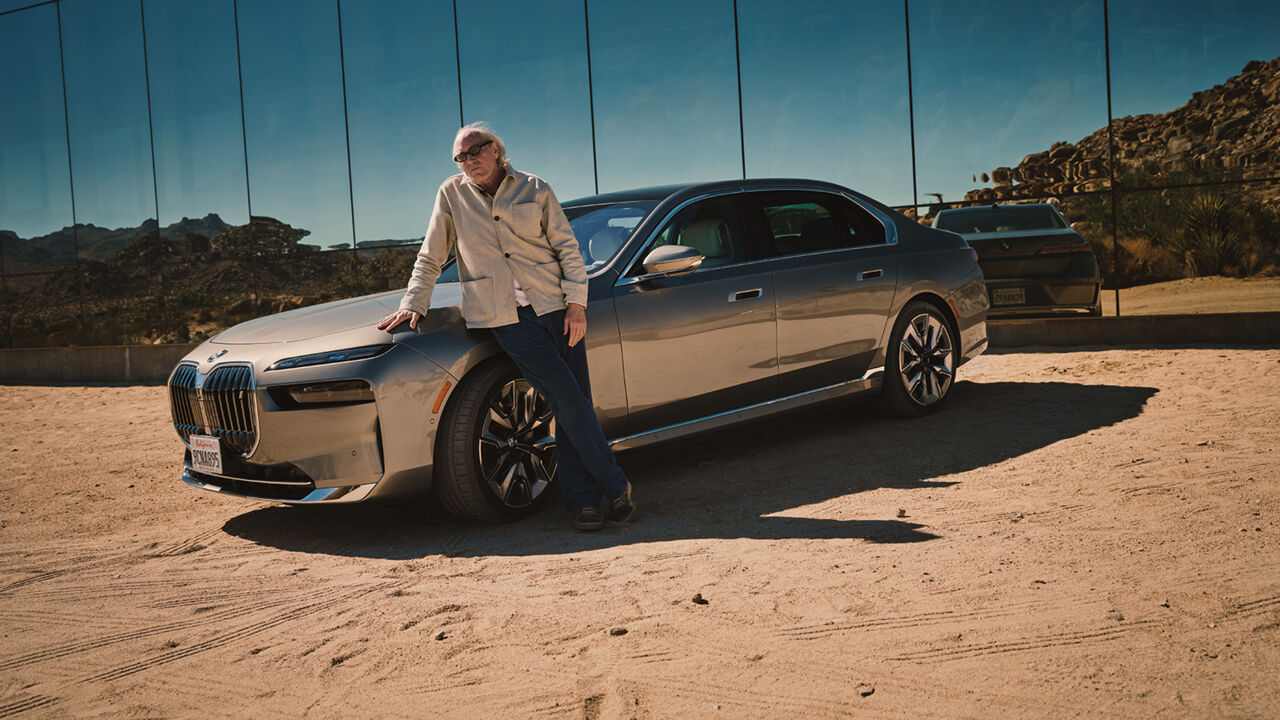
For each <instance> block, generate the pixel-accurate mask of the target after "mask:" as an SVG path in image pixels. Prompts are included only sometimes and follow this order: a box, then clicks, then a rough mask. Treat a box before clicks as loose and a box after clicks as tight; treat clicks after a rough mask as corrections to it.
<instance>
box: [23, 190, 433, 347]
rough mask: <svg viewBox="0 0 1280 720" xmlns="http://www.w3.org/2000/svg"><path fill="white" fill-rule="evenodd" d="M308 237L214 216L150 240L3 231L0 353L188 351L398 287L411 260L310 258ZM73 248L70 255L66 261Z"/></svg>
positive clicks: (102, 232) (383, 245)
mask: <svg viewBox="0 0 1280 720" xmlns="http://www.w3.org/2000/svg"><path fill="white" fill-rule="evenodd" d="M308 234H309V233H308V231H306V230H304V229H300V228H294V227H292V226H290V225H288V224H286V223H283V222H280V221H279V220H276V219H274V218H270V217H265V216H254V217H253V218H251V221H250V222H249V223H248V224H244V225H228V224H226V223H225V222H223V221H222V219H221V218H219V217H218V216H217V215H216V214H209V215H207V216H205V217H203V218H200V219H198V220H190V219H186V218H184V219H183V220H182V221H180V222H178V223H174V224H172V225H169V226H166V227H165V228H163V230H158V229H157V227H156V223H155V221H154V220H148V221H147V222H145V223H143V224H141V225H140V226H138V227H136V228H121V229H115V230H108V229H104V228H98V227H95V226H92V225H80V226H77V227H76V228H75V232H74V238H73V234H72V229H71V228H65V229H63V230H61V231H59V232H57V233H52V234H50V235H47V236H44V237H42V238H36V239H33V240H29V241H24V240H22V239H19V238H17V237H16V236H15V235H14V234H13V233H7V234H6V236H5V237H4V245H3V246H2V248H0V249H2V250H3V253H4V258H5V267H6V269H8V268H21V272H24V273H27V274H24V275H17V276H12V275H11V276H9V277H6V278H5V280H6V283H5V287H4V297H3V302H4V307H5V308H6V309H7V310H8V313H7V314H8V318H7V323H6V325H5V327H4V328H3V340H0V344H3V345H5V346H9V347H30V346H41V345H50V346H59V345H81V344H86V345H112V344H140V343H141V344H148V343H186V342H198V341H200V340H203V339H205V338H207V337H209V336H211V335H213V334H215V333H216V332H217V331H218V330H220V329H222V328H225V327H228V326H230V325H234V324H236V323H238V322H242V321H244V320H248V319H251V318H254V317H259V316H261V315H266V314H269V313H274V312H282V311H284V310H290V309H293V308H297V307H304V306H307V305H314V304H317V303H321V302H327V301H330V300H337V299H340V298H345V297H352V296H356V295H361V294H365V293H370V292H377V291H379V290H387V289H391V288H393V287H399V286H401V285H403V284H404V283H405V282H406V281H407V279H408V277H409V272H410V269H411V268H412V266H413V259H414V252H413V249H414V248H411V249H409V250H403V249H401V250H396V249H394V248H393V247H391V246H394V245H398V244H400V241H373V242H371V243H369V244H368V245H367V246H365V244H364V243H361V245H362V246H363V247H362V248H361V249H360V250H359V251H358V253H353V252H352V251H351V250H349V249H348V250H346V251H321V250H320V248H318V247H317V246H315V245H309V244H306V243H303V242H300V241H301V240H303V239H304V238H305V237H306V236H307V235H308ZM76 241H79V248H80V253H79V255H80V257H79V258H78V259H77V258H76V257H75V255H76V253H75V252H74V248H75V247H76V244H75V243H76Z"/></svg>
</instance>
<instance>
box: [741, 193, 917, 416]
mask: <svg viewBox="0 0 1280 720" xmlns="http://www.w3.org/2000/svg"><path fill="white" fill-rule="evenodd" d="M747 208H748V210H747V211H748V213H749V221H750V222H753V223H754V224H755V226H756V227H758V228H760V232H761V233H762V234H763V235H764V237H765V241H764V244H765V245H766V246H767V248H768V249H767V252H768V253H769V254H770V255H771V256H772V257H773V259H772V260H770V262H769V267H770V269H771V270H772V271H773V284H774V292H775V296H774V297H775V301H776V304H777V314H778V341H777V342H778V382H779V388H778V391H779V394H780V395H791V394H794V393H800V392H805V391H807V390H814V389H817V388H821V387H826V386H829V385H834V384H836V383H840V382H843V381H845V380H850V379H853V378H858V377H861V376H862V375H863V374H864V373H865V372H867V370H869V369H870V365H871V362H872V359H873V358H874V356H875V354H876V345H877V343H879V341H880V338H881V337H882V335H883V332H884V329H885V324H886V322H888V320H889V318H888V315H889V311H890V308H891V307H892V305H893V295H894V291H895V289H896V284H897V274H898V272H897V263H896V257H897V255H896V252H897V244H896V242H893V241H895V240H896V237H897V236H896V233H894V232H891V230H892V222H890V221H887V220H881V219H880V218H878V217H877V216H876V215H875V214H873V213H872V212H871V211H869V210H868V209H866V208H864V207H862V206H861V205H858V204H857V203H855V202H853V201H851V200H849V199H848V198H846V197H845V196H844V195H842V194H838V193H835V192H829V191H822V190H773V191H759V192H751V193H748V194H747ZM886 223H888V225H886Z"/></svg>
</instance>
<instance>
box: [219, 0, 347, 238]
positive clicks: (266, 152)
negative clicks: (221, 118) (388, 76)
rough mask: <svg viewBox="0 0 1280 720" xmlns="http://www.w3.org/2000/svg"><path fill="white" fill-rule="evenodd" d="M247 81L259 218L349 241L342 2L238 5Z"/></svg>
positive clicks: (252, 182)
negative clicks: (340, 33) (340, 39)
mask: <svg viewBox="0 0 1280 720" xmlns="http://www.w3.org/2000/svg"><path fill="white" fill-rule="evenodd" d="M239 14H240V56H241V63H242V75H241V80H242V82H243V84H244V125H245V129H244V132H245V139H246V141H247V143H248V151H249V152H248V165H249V190H250V193H251V195H250V198H251V201H250V202H251V208H252V210H253V214H254V215H265V216H267V217H272V218H275V219H276V220H279V221H281V222H283V223H287V224H289V225H292V226H293V227H295V228H302V229H306V230H308V231H310V232H311V235H309V236H307V237H305V238H303V239H302V240H301V241H300V242H303V243H306V244H308V245H319V246H320V247H322V248H324V247H328V246H330V245H335V244H341V243H351V242H352V235H351V194H350V184H349V182H348V180H349V176H348V168H347V138H346V118H345V117H344V115H343V102H342V65H341V62H340V59H339V48H338V9H337V4H336V3H328V2H324V3H321V2H312V1H311V0H254V2H242V3H240V4H239Z"/></svg>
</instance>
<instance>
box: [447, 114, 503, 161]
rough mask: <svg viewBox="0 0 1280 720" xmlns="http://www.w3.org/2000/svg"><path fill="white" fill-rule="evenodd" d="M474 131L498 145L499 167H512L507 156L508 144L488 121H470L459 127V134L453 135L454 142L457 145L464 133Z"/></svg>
mask: <svg viewBox="0 0 1280 720" xmlns="http://www.w3.org/2000/svg"><path fill="white" fill-rule="evenodd" d="M473 133H475V134H479V135H480V136H481V137H483V138H484V139H485V140H491V141H492V142H493V144H494V145H496V146H497V148H498V167H500V168H502V169H503V170H510V169H511V160H509V159H508V158H507V144H506V143H504V142H502V138H500V137H498V133H496V132H494V131H493V128H492V127H491V126H490V125H489V123H487V122H484V121H480V122H473V123H468V124H466V125H463V126H462V127H461V128H459V129H458V134H457V135H454V136H453V144H454V145H457V144H458V140H460V139H462V136H463V135H468V134H473ZM462 149H463V150H466V148H462Z"/></svg>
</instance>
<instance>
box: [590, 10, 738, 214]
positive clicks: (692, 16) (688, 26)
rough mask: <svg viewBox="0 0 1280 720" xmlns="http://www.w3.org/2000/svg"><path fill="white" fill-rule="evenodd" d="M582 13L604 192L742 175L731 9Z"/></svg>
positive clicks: (601, 187) (601, 182)
mask: <svg viewBox="0 0 1280 720" xmlns="http://www.w3.org/2000/svg"><path fill="white" fill-rule="evenodd" d="M588 7H589V12H590V20H591V74H592V86H593V89H594V97H595V103H594V104H595V126H596V155H597V160H598V168H599V171H598V180H599V185H600V192H610V191H615V190H623V189H626V188H633V187H640V186H647V185H663V184H669V183H676V182H694V181H702V180H723V179H727V178H737V177H742V139H741V135H740V132H739V122H740V118H739V112H738V110H739V108H738V80H737V61H736V59H735V55H734V28H733V3H732V2H730V0H720V1H719V2H699V3H688V2H679V1H678V0H660V1H658V2H649V3H615V2H589V3H588ZM673 18H678V21H677V22H673V20H672V19H673Z"/></svg>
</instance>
